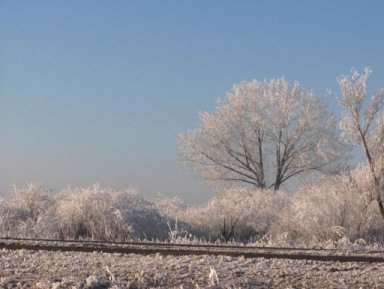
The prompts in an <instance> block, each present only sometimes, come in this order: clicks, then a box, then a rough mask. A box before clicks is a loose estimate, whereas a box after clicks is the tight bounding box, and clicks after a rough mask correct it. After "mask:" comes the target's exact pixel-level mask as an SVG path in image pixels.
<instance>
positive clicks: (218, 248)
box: [0, 238, 384, 263]
mask: <svg viewBox="0 0 384 289" xmlns="http://www.w3.org/2000/svg"><path fill="white" fill-rule="evenodd" d="M0 249H9V250H19V249H25V250H45V251H62V252H64V251H65V252H69V251H71V252H95V251H96V252H104V253H122V254H143V255H149V254H163V255H174V256H182V255H216V256H218V255H224V256H232V257H240V256H243V257H244V258H278V259H294V260H316V261H333V262H369V263H383V262H384V252H382V251H343V250H337V249H319V248H316V249H308V248H286V247H254V246H253V247H248V246H233V245H229V246H228V245H198V244H171V243H146V242H129V243H128V242H127V243H125V242H113V243H112V242H100V241H79V240H75V241H72V240H53V239H23V238H0Z"/></svg>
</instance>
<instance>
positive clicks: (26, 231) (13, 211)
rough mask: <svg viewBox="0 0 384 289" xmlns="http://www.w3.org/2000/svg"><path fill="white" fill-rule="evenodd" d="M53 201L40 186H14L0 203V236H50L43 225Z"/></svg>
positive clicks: (31, 184)
mask: <svg viewBox="0 0 384 289" xmlns="http://www.w3.org/2000/svg"><path fill="white" fill-rule="evenodd" d="M52 204H53V200H52V198H51V197H50V195H49V193H48V190H47V189H46V188H44V187H43V186H42V185H41V184H36V183H30V184H27V185H26V186H23V187H16V186H14V187H13V188H12V190H11V192H10V193H9V194H8V195H7V196H6V197H5V198H4V199H2V200H1V201H0V234H1V236H7V237H42V236H43V235H44V236H48V235H50V234H51V231H50V230H51V229H52V228H51V227H50V226H47V225H45V224H46V222H47V220H48V219H49V218H50V217H51V215H52V210H51V208H52Z"/></svg>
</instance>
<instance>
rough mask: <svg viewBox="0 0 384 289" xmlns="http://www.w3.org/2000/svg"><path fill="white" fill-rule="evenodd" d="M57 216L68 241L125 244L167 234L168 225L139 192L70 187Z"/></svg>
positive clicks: (63, 196)
mask: <svg viewBox="0 0 384 289" xmlns="http://www.w3.org/2000/svg"><path fill="white" fill-rule="evenodd" d="M57 214H58V216H59V219H60V228H59V230H60V235H61V237H62V238H65V239H78V238H91V239H96V240H106V241H124V240H129V239H132V238H134V237H139V238H144V237H146V238H157V237H158V238H161V237H164V238H165V237H166V234H167V225H166V221H165V220H164V219H163V218H162V217H161V216H160V214H159V213H158V212H157V210H156V209H155V208H154V206H153V205H152V203H150V202H148V201H146V200H144V199H143V198H142V197H140V196H139V195H138V193H137V191H136V190H135V189H128V190H114V189H112V188H102V187H101V186H100V185H94V186H91V187H75V188H70V187H69V188H67V189H66V190H64V191H63V192H62V194H61V196H59V198H58V200H57Z"/></svg>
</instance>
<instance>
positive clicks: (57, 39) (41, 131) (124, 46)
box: [0, 0, 384, 202]
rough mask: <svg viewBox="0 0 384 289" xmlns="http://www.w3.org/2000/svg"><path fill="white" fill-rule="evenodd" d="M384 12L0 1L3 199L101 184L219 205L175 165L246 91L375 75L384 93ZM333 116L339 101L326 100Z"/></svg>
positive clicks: (356, 4) (340, 5) (352, 6)
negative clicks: (225, 100) (213, 116)
mask: <svg viewBox="0 0 384 289" xmlns="http://www.w3.org/2000/svg"><path fill="white" fill-rule="evenodd" d="M383 11H384V1H363V0H361V1H351V0H349V1H331V0H329V1H304V0H302V1H270V0H269V1H267V0H266V1H245V0H244V1H225V0H224V1H202V0H201V1H191V0H185V1H180V0H174V1H155V0H154V1H122V0H120V1H119V0H115V1H103V0H99V1H97V0H81V1H79V0H73V1H71V0H65V1H64V0H63V1H39V0H34V1H27V0H24V1H23V0H18V1H14V0H0V136H1V137H0V192H1V193H5V192H7V191H9V188H10V187H11V185H12V184H17V185H22V184H25V183H26V182H30V181H39V182H42V183H43V184H44V185H45V186H46V187H48V188H53V189H54V190H55V191H59V190H60V189H62V188H64V187H65V186H67V185H69V184H72V185H88V184H93V183H95V182H100V183H101V184H103V185H111V186H113V187H116V188H124V187H129V186H134V187H137V188H138V189H139V190H140V191H141V193H142V194H144V195H146V196H153V195H155V194H156V193H157V192H162V193H165V194H168V195H179V196H181V197H183V198H184V199H185V200H187V201H188V202H199V201H203V200H206V199H208V198H209V197H210V193H209V192H210V189H209V187H208V186H206V185H205V184H203V183H202V182H200V181H199V180H198V179H197V178H195V177H194V176H193V175H192V173H191V172H190V171H189V170H188V169H186V168H184V167H182V166H180V165H179V164H178V163H177V160H176V159H177V154H178V140H177V136H178V133H179V132H181V131H185V130H189V129H192V128H195V127H196V126H197V125H198V121H199V120H198V115H199V112H201V111H213V110H214V105H215V100H216V98H217V97H223V96H224V95H225V92H226V91H227V90H229V89H230V88H231V87H232V85H233V84H234V83H237V82H239V81H241V80H250V79H261V80H262V79H269V78H273V77H281V76H285V77H286V78H287V79H290V80H298V81H300V83H301V84H302V85H303V86H304V87H306V88H313V89H314V91H315V92H316V93H317V94H318V95H319V96H323V95H324V92H325V90H326V89H332V90H334V91H335V90H337V83H336V77H337V76H338V75H340V74H341V73H348V72H349V71H350V69H351V68H352V67H356V68H357V69H360V70H361V69H362V68H364V67H365V66H370V67H371V68H372V69H373V70H374V73H373V75H372V77H371V80H370V83H369V84H370V86H371V88H372V89H374V90H375V89H378V88H380V87H384V29H383V28H384V17H383ZM327 101H329V102H330V103H331V104H333V103H334V102H333V101H332V99H327Z"/></svg>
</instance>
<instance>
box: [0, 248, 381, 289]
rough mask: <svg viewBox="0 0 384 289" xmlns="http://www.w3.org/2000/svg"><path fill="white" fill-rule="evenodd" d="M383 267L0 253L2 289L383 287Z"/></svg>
mask: <svg viewBox="0 0 384 289" xmlns="http://www.w3.org/2000/svg"><path fill="white" fill-rule="evenodd" d="M383 272H384V264H381V263H380V264H377V263H373V264H369V263H335V262H319V261H298V260H283V259H264V258H250V259H245V258H243V257H227V256H208V255H204V256H179V257H175V256H162V255H159V254H154V255H148V256H143V255H137V254H108V253H99V252H92V253H79V252H77V253H75V252H47V251H29V250H8V249H3V250H1V251H0V287H1V288H41V289H43V288H56V289H59V288H88V289H90V288H93V289H96V288H98V289H101V288H184V289H186V288H384V276H383V274H382V273H383Z"/></svg>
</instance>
